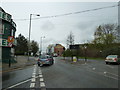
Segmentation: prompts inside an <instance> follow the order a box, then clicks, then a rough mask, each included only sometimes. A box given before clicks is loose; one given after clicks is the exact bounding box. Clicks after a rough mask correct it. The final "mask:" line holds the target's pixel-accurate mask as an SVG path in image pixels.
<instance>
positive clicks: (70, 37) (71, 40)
mask: <svg viewBox="0 0 120 90" xmlns="http://www.w3.org/2000/svg"><path fill="white" fill-rule="evenodd" d="M66 42H67V47H69V45H74V35H73V33H72V32H70V34H69V35H68V37H67V40H66Z"/></svg>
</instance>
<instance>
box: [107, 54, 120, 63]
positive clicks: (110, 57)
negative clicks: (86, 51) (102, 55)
mask: <svg viewBox="0 0 120 90" xmlns="http://www.w3.org/2000/svg"><path fill="white" fill-rule="evenodd" d="M105 62H106V64H110V63H117V64H120V56H119V55H108V56H107V57H106V59H105Z"/></svg>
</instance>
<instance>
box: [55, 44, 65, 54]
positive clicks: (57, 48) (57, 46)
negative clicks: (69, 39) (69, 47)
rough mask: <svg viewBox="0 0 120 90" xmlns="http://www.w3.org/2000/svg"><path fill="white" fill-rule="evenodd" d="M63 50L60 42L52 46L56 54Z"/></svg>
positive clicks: (61, 52)
mask: <svg viewBox="0 0 120 90" xmlns="http://www.w3.org/2000/svg"><path fill="white" fill-rule="evenodd" d="M64 50H65V47H64V46H62V45H61V44H56V46H55V47H54V53H57V55H58V56H62V54H63V52H64Z"/></svg>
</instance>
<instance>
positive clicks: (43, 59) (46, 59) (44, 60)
mask: <svg viewBox="0 0 120 90" xmlns="http://www.w3.org/2000/svg"><path fill="white" fill-rule="evenodd" d="M53 63H54V59H53V57H52V56H50V55H42V56H40V57H39V59H38V66H43V65H44V64H48V65H52V64H53Z"/></svg>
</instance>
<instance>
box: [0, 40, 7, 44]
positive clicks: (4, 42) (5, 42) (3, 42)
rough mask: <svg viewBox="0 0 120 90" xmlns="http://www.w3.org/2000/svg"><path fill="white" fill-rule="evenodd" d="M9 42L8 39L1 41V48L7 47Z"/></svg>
mask: <svg viewBox="0 0 120 90" xmlns="http://www.w3.org/2000/svg"><path fill="white" fill-rule="evenodd" d="M7 44H8V43H7V40H6V39H0V46H7Z"/></svg>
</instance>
